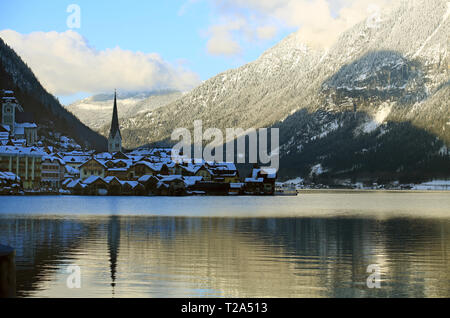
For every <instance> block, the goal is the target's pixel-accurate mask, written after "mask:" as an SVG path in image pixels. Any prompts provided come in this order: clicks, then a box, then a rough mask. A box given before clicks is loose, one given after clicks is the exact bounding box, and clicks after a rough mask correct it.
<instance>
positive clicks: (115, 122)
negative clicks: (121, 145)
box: [109, 90, 122, 138]
mask: <svg viewBox="0 0 450 318" xmlns="http://www.w3.org/2000/svg"><path fill="white" fill-rule="evenodd" d="M117 133H119V135H120V137H121V138H122V135H121V134H120V127H119V117H118V115H117V93H116V91H115V90H114V107H113V115H112V121H111V130H110V131H109V138H114V137H116V134H117Z"/></svg>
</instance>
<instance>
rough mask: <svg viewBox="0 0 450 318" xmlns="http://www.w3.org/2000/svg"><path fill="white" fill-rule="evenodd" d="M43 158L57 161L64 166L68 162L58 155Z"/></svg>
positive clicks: (43, 158)
mask: <svg viewBox="0 0 450 318" xmlns="http://www.w3.org/2000/svg"><path fill="white" fill-rule="evenodd" d="M42 160H49V161H50V162H55V161H57V162H58V163H59V164H60V165H62V166H64V165H65V164H66V162H65V161H64V160H62V159H60V158H58V157H55V156H43V157H42Z"/></svg>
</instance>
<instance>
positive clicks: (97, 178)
mask: <svg viewBox="0 0 450 318" xmlns="http://www.w3.org/2000/svg"><path fill="white" fill-rule="evenodd" d="M99 179H100V180H102V181H104V180H103V179H102V178H101V177H99V176H90V177H89V178H87V179H86V180H84V181H83V183H84V184H87V185H89V184H92V183H94V182H95V181H97V180H99Z"/></svg>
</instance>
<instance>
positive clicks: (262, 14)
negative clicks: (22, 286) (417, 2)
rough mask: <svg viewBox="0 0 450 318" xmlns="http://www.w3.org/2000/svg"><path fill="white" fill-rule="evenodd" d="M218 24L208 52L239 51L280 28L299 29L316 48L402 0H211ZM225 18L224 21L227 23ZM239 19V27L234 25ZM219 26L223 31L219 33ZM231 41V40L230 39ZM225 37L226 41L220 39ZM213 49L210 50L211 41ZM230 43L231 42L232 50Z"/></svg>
mask: <svg viewBox="0 0 450 318" xmlns="http://www.w3.org/2000/svg"><path fill="white" fill-rule="evenodd" d="M210 1H211V3H212V4H213V7H214V8H215V14H216V15H217V19H216V20H218V21H219V23H214V24H213V25H212V26H210V28H209V31H210V32H209V36H210V39H209V42H208V51H209V52H210V53H213V54H224V55H232V54H233V52H236V53H240V52H241V51H242V45H243V44H244V43H246V42H248V40H251V41H260V40H267V39H271V38H273V37H274V36H275V35H276V34H277V33H278V32H279V31H280V30H283V29H292V28H295V29H297V28H298V29H299V37H300V38H301V39H302V40H303V41H304V42H305V43H307V44H309V45H311V46H314V47H329V46H331V45H332V44H333V43H334V42H335V41H336V39H337V38H338V36H339V35H340V34H341V33H342V32H344V31H345V30H347V29H348V28H350V27H351V26H353V25H355V24H356V23H358V22H360V21H363V20H364V19H365V18H368V17H369V16H370V15H371V14H373V13H374V12H373V9H374V8H380V10H381V9H389V8H392V7H394V6H396V5H397V4H398V3H400V1H401V0H210ZM224 21H225V22H224ZM234 21H240V23H239V28H235V27H232V25H233V23H234ZM217 28H219V30H220V32H217V30H218V29H217ZM230 39H231V40H232V43H231V41H230ZM221 40H224V44H223V45H220V44H219V42H220V41H221ZM211 42H212V43H214V44H215V45H214V48H215V49H214V50H210V47H209V46H210V45H209V44H210V43H211ZM226 43H228V44H232V48H233V49H232V50H231V49H230V47H229V46H228V45H226Z"/></svg>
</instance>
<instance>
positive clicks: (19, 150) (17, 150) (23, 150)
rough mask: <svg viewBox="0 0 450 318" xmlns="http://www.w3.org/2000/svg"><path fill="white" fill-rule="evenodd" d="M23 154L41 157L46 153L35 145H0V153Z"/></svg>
mask: <svg viewBox="0 0 450 318" xmlns="http://www.w3.org/2000/svg"><path fill="white" fill-rule="evenodd" d="M1 154H3V155H19V156H20V155H23V156H33V157H43V156H46V155H47V153H46V152H45V151H43V150H42V149H40V148H37V147H21V146H0V155H1Z"/></svg>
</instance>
